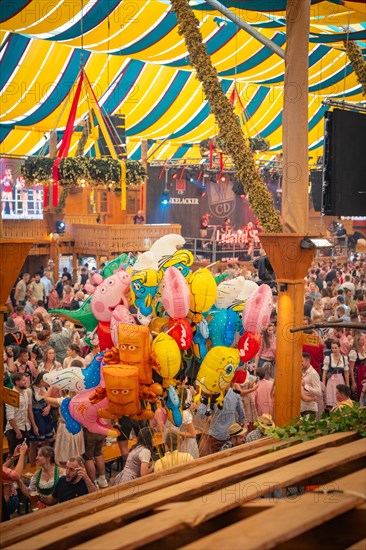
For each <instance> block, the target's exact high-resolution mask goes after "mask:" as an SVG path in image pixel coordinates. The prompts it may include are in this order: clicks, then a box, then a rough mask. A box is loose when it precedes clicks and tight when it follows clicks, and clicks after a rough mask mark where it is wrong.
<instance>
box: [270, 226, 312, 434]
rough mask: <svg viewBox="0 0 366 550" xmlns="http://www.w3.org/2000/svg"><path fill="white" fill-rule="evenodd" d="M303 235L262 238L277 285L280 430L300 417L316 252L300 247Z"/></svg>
mask: <svg viewBox="0 0 366 550" xmlns="http://www.w3.org/2000/svg"><path fill="white" fill-rule="evenodd" d="M303 238H304V235H295V234H291V233H288V234H287V235H286V234H267V235H261V243H262V246H263V248H264V250H265V252H266V254H267V256H268V258H269V260H270V262H271V264H272V267H273V269H274V271H275V274H276V281H277V282H278V290H279V295H278V308H277V309H278V316H277V344H276V375H275V410H274V415H275V422H276V424H277V425H278V426H283V425H284V424H287V423H288V422H289V420H291V419H292V418H295V417H296V416H298V415H299V414H300V390H301V355H302V333H301V332H300V333H299V332H297V333H294V334H292V333H291V332H290V329H291V328H294V327H299V326H302V322H303V317H304V277H305V275H306V272H307V270H308V269H309V266H310V264H311V262H312V260H313V259H314V257H315V250H309V249H303V248H301V247H300V245H301V241H302V240H303Z"/></svg>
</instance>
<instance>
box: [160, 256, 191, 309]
mask: <svg viewBox="0 0 366 550" xmlns="http://www.w3.org/2000/svg"><path fill="white" fill-rule="evenodd" d="M190 296H191V295H190V291H189V287H188V285H187V283H186V280H185V278H184V276H183V275H182V273H181V272H180V271H179V269H177V268H176V267H174V266H171V267H168V269H167V270H166V271H165V273H164V277H163V283H162V288H161V298H162V301H163V305H164V308H165V311H166V312H167V313H168V315H169V316H170V317H171V318H172V319H184V318H185V317H186V316H187V314H188V311H189V303H190Z"/></svg>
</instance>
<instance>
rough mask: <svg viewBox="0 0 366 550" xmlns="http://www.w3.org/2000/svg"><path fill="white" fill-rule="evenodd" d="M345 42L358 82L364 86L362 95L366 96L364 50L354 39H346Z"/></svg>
mask: <svg viewBox="0 0 366 550" xmlns="http://www.w3.org/2000/svg"><path fill="white" fill-rule="evenodd" d="M343 43H344V47H345V48H346V53H347V56H348V59H349V60H350V63H351V65H352V69H353V70H354V71H355V74H356V77H357V80H358V83H359V84H361V86H362V95H363V96H365V97H366V61H365V60H364V58H363V55H362V50H361V48H360V46H359V45H358V44H357V42H355V41H353V40H344V42H343Z"/></svg>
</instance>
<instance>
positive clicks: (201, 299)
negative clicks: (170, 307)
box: [187, 268, 217, 323]
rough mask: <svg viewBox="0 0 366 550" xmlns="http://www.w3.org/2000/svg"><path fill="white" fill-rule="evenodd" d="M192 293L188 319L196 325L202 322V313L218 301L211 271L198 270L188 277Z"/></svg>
mask: <svg viewBox="0 0 366 550" xmlns="http://www.w3.org/2000/svg"><path fill="white" fill-rule="evenodd" d="M187 283H188V285H189V289H190V291H191V301H190V306H189V313H188V317H189V318H190V319H192V320H193V321H194V322H195V323H199V322H200V321H201V320H202V313H204V312H205V311H208V310H209V309H211V307H212V306H213V305H214V303H215V300H216V294H217V286H216V281H215V278H214V276H213V275H212V273H211V271H209V270H208V269H206V268H203V269H198V270H197V271H194V272H193V273H191V274H190V275H189V276H188V277H187Z"/></svg>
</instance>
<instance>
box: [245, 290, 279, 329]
mask: <svg viewBox="0 0 366 550" xmlns="http://www.w3.org/2000/svg"><path fill="white" fill-rule="evenodd" d="M272 308H273V296H272V290H271V289H270V287H269V286H268V285H265V284H263V285H261V286H260V287H258V288H257V289H256V290H255V291H254V292H253V293H252V294H251V295H250V296H249V298H248V300H247V302H246V304H245V307H244V311H243V317H242V322H243V327H244V329H245V330H246V331H250V332H252V333H253V334H259V333H260V332H261V331H262V330H263V329H265V328H267V326H268V325H269V322H270V319H271V312H272Z"/></svg>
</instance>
